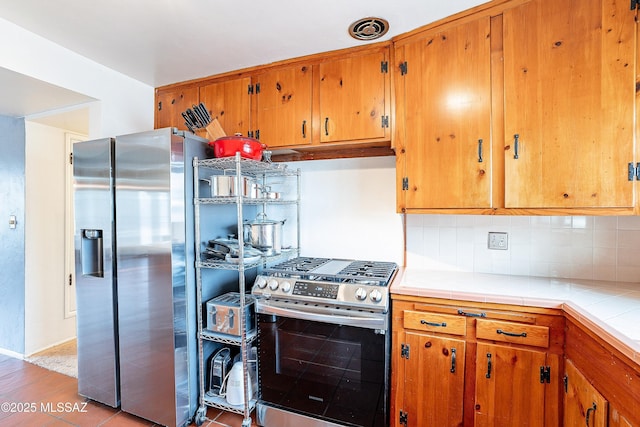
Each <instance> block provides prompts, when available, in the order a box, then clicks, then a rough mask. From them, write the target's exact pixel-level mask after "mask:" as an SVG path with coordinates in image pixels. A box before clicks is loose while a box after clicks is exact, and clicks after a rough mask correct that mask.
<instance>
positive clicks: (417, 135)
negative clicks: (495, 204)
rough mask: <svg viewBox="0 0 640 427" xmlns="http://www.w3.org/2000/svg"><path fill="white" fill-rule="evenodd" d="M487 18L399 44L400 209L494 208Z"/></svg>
mask: <svg viewBox="0 0 640 427" xmlns="http://www.w3.org/2000/svg"><path fill="white" fill-rule="evenodd" d="M489 36H490V19H489V17H482V18H480V19H476V20H472V21H469V22H466V23H462V24H459V25H454V26H448V27H446V28H442V29H440V28H436V29H433V30H430V31H426V32H425V33H424V34H422V35H420V37H419V38H417V39H415V40H410V41H409V42H408V43H406V44H405V43H403V44H398V45H397V47H396V62H397V63H398V64H400V71H399V72H396V82H397V85H396V95H397V103H398V105H397V111H398V118H400V117H402V118H403V120H402V121H400V120H399V123H398V125H397V126H398V128H399V132H400V133H401V135H400V138H399V141H397V142H396V144H397V149H396V159H397V173H398V179H399V181H400V182H402V184H403V188H401V189H400V190H399V192H398V196H399V206H400V207H401V208H406V209H412V208H465V207H474V208H475V207H490V206H491V162H492V158H491V66H490V65H491V62H490V48H491V41H490V38H489Z"/></svg>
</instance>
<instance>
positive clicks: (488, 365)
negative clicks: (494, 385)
mask: <svg viewBox="0 0 640 427" xmlns="http://www.w3.org/2000/svg"><path fill="white" fill-rule="evenodd" d="M485 377H486V378H491V353H487V374H486V375H485Z"/></svg>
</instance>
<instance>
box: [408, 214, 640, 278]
mask: <svg viewBox="0 0 640 427" xmlns="http://www.w3.org/2000/svg"><path fill="white" fill-rule="evenodd" d="M489 231H502V232H507V233H508V234H509V249H508V250H506V251H502V250H489V249H488V248H487V235H488V232H489ZM638 242H640V217H637V216H629V217H626V216H621V217H593V216H481V215H407V266H408V267H416V268H433V269H444V270H457V271H470V272H481V273H496V274H515V275H524V276H542V277H560V278H575V279H594V280H610V281H623V282H640V257H638V255H637V251H636V247H637V244H638Z"/></svg>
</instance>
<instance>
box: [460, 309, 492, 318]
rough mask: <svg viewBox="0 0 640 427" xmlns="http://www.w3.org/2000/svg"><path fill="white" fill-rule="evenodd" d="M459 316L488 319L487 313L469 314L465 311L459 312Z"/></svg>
mask: <svg viewBox="0 0 640 427" xmlns="http://www.w3.org/2000/svg"><path fill="white" fill-rule="evenodd" d="M458 314H461V315H463V316H467V317H487V313H469V312H466V311H464V310H458Z"/></svg>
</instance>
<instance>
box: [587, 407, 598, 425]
mask: <svg viewBox="0 0 640 427" xmlns="http://www.w3.org/2000/svg"><path fill="white" fill-rule="evenodd" d="M591 411H593V412H595V411H596V403H595V402H593V404H592V405H591V408H589V409H587V415H586V417H585V425H586V426H587V427H589V416H590V415H591Z"/></svg>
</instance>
